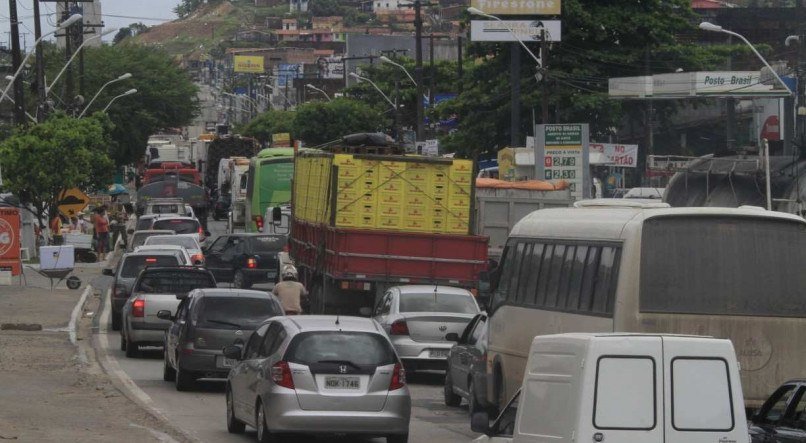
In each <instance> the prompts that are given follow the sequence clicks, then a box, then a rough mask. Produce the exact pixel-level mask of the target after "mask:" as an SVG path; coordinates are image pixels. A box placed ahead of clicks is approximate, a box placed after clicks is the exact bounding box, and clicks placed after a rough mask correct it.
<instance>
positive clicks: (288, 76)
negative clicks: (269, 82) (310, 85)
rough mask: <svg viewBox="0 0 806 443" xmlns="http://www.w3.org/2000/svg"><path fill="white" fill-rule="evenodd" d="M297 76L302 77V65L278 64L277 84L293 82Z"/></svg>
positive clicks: (283, 84)
mask: <svg viewBox="0 0 806 443" xmlns="http://www.w3.org/2000/svg"><path fill="white" fill-rule="evenodd" d="M295 78H302V65H300V64H287V63H281V64H279V65H277V86H285V85H286V83H292V82H293V79H295Z"/></svg>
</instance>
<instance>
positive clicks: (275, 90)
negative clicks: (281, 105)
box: [266, 85, 294, 106]
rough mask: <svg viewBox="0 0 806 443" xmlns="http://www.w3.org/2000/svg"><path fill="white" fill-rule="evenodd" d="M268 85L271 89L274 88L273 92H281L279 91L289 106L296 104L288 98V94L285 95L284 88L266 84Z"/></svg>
mask: <svg viewBox="0 0 806 443" xmlns="http://www.w3.org/2000/svg"><path fill="white" fill-rule="evenodd" d="M266 87H267V88H269V89H271V90H272V92H279V93H280V95H282V96H283V98H284V99H285V104H286V105H287V106H294V104H293V103H291V100H289V99H288V96H287V95H285V93H284V92H283V91H282V89H280V88H275V87H274V86H272V85H266Z"/></svg>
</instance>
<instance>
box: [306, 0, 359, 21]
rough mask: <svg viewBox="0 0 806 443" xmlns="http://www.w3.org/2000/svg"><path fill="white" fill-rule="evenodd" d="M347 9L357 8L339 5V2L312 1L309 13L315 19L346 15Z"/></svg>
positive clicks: (309, 5) (330, 0)
mask: <svg viewBox="0 0 806 443" xmlns="http://www.w3.org/2000/svg"><path fill="white" fill-rule="evenodd" d="M346 9H355V8H351V7H346V6H343V5H341V4H340V3H339V0H311V2H310V3H309V4H308V12H310V13H311V14H312V15H313V16H314V17H329V16H334V15H344V12H345V10H346Z"/></svg>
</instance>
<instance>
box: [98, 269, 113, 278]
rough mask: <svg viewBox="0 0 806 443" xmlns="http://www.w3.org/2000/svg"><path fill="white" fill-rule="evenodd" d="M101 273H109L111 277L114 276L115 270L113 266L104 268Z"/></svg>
mask: <svg viewBox="0 0 806 443" xmlns="http://www.w3.org/2000/svg"><path fill="white" fill-rule="evenodd" d="M101 274H103V275H108V276H109V277H114V276H115V271H113V270H112V268H104V270H103V271H101Z"/></svg>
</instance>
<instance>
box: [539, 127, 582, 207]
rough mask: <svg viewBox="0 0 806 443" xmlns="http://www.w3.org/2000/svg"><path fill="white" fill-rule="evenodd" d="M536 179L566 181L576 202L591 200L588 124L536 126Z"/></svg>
mask: <svg viewBox="0 0 806 443" xmlns="http://www.w3.org/2000/svg"><path fill="white" fill-rule="evenodd" d="M535 134H537V138H536V141H535V159H536V161H535V168H536V169H537V170H536V177H538V178H541V179H545V180H553V181H554V180H565V181H567V182H568V185H569V188H570V189H571V195H572V196H573V197H574V198H575V199H576V200H581V199H583V198H589V197H590V186H589V185H590V176H589V172H588V171H589V170H590V168H589V159H588V155H589V151H588V148H589V147H588V125H587V124H577V123H574V124H557V125H537V128H536V130H535Z"/></svg>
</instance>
